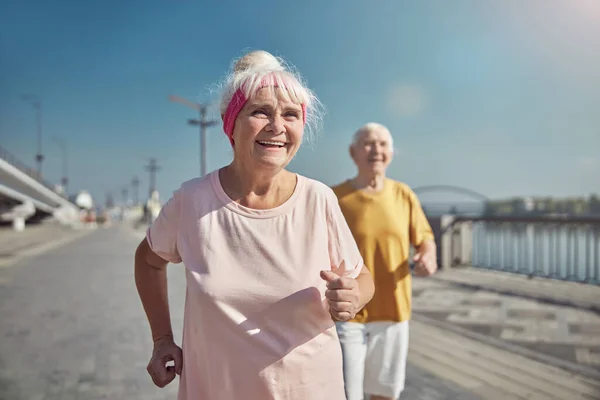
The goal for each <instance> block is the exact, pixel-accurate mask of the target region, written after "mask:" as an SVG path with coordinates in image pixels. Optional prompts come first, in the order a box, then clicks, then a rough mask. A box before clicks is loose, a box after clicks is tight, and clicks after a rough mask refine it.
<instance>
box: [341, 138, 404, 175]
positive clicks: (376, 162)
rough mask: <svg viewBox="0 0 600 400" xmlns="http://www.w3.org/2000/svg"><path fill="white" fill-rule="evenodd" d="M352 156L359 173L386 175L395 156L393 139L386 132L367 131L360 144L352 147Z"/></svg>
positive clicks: (359, 141)
mask: <svg viewBox="0 0 600 400" xmlns="http://www.w3.org/2000/svg"><path fill="white" fill-rule="evenodd" d="M350 155H351V156H352V159H353V160H354V162H355V163H356V166H357V167H358V170H359V172H361V173H366V174H384V173H385V171H386V169H387V167H388V166H389V165H390V163H391V162H392V157H393V156H394V149H393V148H392V138H391V136H390V134H389V132H387V131H386V130H382V129H372V130H369V131H366V132H364V133H363V134H362V135H361V136H360V139H359V140H358V142H357V143H355V144H354V145H352V146H351V147H350Z"/></svg>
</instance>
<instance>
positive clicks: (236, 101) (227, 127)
mask: <svg viewBox="0 0 600 400" xmlns="http://www.w3.org/2000/svg"><path fill="white" fill-rule="evenodd" d="M265 86H267V85H266V84H264V83H263V84H262V85H261V88H262V87H265ZM247 101H248V99H247V98H246V96H245V95H244V93H243V92H242V90H241V89H238V90H236V91H235V93H234V94H233V97H232V98H231V101H230V102H229V104H228V105H227V110H226V111H225V115H224V116H223V131H224V132H225V135H227V137H228V138H229V141H230V142H231V146H233V126H234V125H235V119H236V118H237V116H238V114H239V113H240V111H241V110H242V108H244V104H246V102H247ZM301 106H302V122H303V123H304V124H306V105H305V104H304V103H302V104H301Z"/></svg>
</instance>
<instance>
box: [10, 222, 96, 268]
mask: <svg viewBox="0 0 600 400" xmlns="http://www.w3.org/2000/svg"><path fill="white" fill-rule="evenodd" d="M88 233H91V230H90V229H88V228H85V227H83V226H82V227H81V228H78V229H74V228H71V227H68V226H64V225H60V224H58V223H56V222H44V223H39V224H32V225H27V226H26V227H25V230H23V231H20V232H18V231H15V230H13V229H12V228H10V227H7V226H2V227H0V269H2V268H8V267H10V266H12V265H14V264H15V263H17V262H18V261H19V260H21V259H22V258H25V257H30V256H34V255H36V254H41V253H43V252H45V251H48V250H51V249H52V248H55V247H58V246H61V245H64V244H66V243H69V242H71V241H73V240H76V239H78V238H79V237H82V236H85V235H86V234H88Z"/></svg>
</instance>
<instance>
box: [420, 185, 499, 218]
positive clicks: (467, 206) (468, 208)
mask: <svg viewBox="0 0 600 400" xmlns="http://www.w3.org/2000/svg"><path fill="white" fill-rule="evenodd" d="M413 191H414V192H415V194H417V196H419V197H421V196H422V195H423V194H426V193H451V194H457V195H461V196H465V197H467V198H468V200H467V201H458V202H456V201H445V202H428V201H424V200H421V202H422V206H423V210H424V211H425V213H426V214H427V215H428V216H440V215H445V214H451V215H481V214H482V213H483V212H484V210H485V204H486V203H487V202H488V201H490V200H491V199H490V198H489V197H488V196H486V195H484V194H482V193H479V192H476V191H474V190H471V189H467V188H464V187H461V186H453V185H426V186H419V187H415V188H413Z"/></svg>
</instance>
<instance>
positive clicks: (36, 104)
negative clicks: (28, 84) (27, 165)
mask: <svg viewBox="0 0 600 400" xmlns="http://www.w3.org/2000/svg"><path fill="white" fill-rule="evenodd" d="M23 100H25V101H26V102H28V103H29V104H31V106H32V107H33V108H34V109H35V110H37V154H36V155H35V161H36V163H37V173H38V177H40V178H41V176H42V161H44V155H43V154H42V101H41V100H40V99H39V98H38V97H37V96H34V95H32V94H26V95H23Z"/></svg>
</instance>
